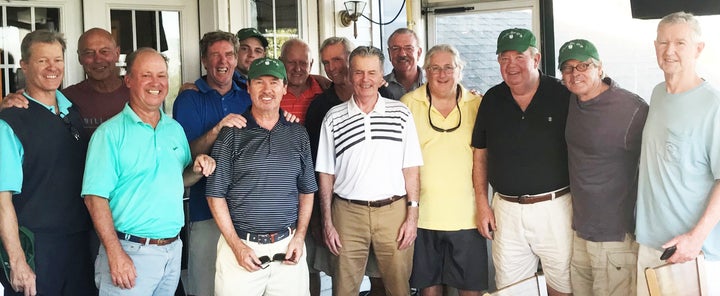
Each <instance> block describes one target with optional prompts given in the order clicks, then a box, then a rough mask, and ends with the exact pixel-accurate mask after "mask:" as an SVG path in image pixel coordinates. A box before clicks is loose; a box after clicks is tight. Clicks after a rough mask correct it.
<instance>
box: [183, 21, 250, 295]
mask: <svg viewBox="0 0 720 296" xmlns="http://www.w3.org/2000/svg"><path fill="white" fill-rule="evenodd" d="M237 49H238V41H237V38H236V37H235V35H233V34H231V33H227V32H222V31H215V32H209V33H206V34H205V35H203V38H202V39H201V40H200V58H201V61H202V64H203V67H204V68H205V70H206V72H207V76H204V77H200V78H198V79H197V80H195V85H196V86H197V88H198V90H197V91H194V90H185V91H183V92H181V93H180V95H178V97H177V99H176V100H175V104H174V106H173V118H174V119H175V120H177V121H178V122H179V123H180V125H182V127H183V129H184V130H185V136H186V137H187V140H188V142H190V152H191V153H192V155H197V154H201V153H202V154H208V153H210V149H211V148H212V144H213V143H214V142H215V139H216V138H217V135H218V134H219V133H220V130H221V129H222V128H223V127H225V126H227V127H238V128H242V127H244V126H245V125H246V120H245V118H243V117H242V116H241V115H240V114H242V113H244V112H245V110H247V109H248V107H249V106H250V104H251V102H250V96H249V95H248V93H247V91H245V90H242V89H241V88H240V87H239V86H238V85H237V84H235V82H233V80H232V77H233V72H234V69H235V67H236V66H237ZM205 181H206V179H205V178H203V179H201V180H200V181H199V182H197V183H196V184H195V185H193V186H192V188H190V204H189V212H190V226H189V229H190V235H189V243H188V244H189V247H188V250H189V254H188V283H187V290H188V293H189V294H190V295H214V288H213V286H214V283H215V264H214V262H215V258H216V251H217V250H216V249H217V241H218V238H219V237H220V230H218V228H217V225H216V224H215V220H213V217H212V213H210V208H209V207H208V203H207V200H206V199H205Z"/></svg>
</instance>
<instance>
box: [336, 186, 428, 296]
mask: <svg viewBox="0 0 720 296" xmlns="http://www.w3.org/2000/svg"><path fill="white" fill-rule="evenodd" d="M406 213H407V207H406V205H405V200H404V199H402V200H398V201H396V202H394V203H392V204H390V205H387V206H384V207H379V208H373V207H368V206H362V205H357V204H353V203H350V202H348V201H344V200H340V199H337V198H336V199H335V200H334V201H333V204H332V218H333V223H334V224H335V229H336V230H337V232H338V234H339V235H340V242H341V243H342V248H341V249H340V256H338V258H337V265H336V266H335V268H336V269H335V275H334V276H333V295H340V296H346V295H357V294H358V293H359V289H360V283H361V281H362V278H363V274H364V271H365V266H366V265H367V261H368V252H369V250H370V244H372V246H373V249H374V252H375V255H376V257H377V261H378V262H377V263H378V267H379V269H380V274H381V276H382V279H383V281H384V282H385V290H386V291H387V295H391V296H400V295H402V296H406V295H408V294H409V293H410V284H409V280H410V273H411V272H412V256H413V250H414V248H413V245H410V247H409V248H407V249H405V250H402V251H401V250H398V242H397V236H398V231H399V229H400V226H401V225H402V223H403V222H404V221H405V215H406Z"/></svg>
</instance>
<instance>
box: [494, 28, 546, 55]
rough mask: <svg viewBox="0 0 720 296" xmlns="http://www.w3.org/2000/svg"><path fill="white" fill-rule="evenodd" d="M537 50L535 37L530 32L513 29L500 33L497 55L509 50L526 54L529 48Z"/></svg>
mask: <svg viewBox="0 0 720 296" xmlns="http://www.w3.org/2000/svg"><path fill="white" fill-rule="evenodd" d="M531 46H532V47H536V48H537V41H536V40H535V35H533V33H532V32H531V31H530V30H528V29H522V28H512V29H507V30H505V31H502V32H500V36H498V40H497V51H496V52H495V53H496V54H501V53H503V52H505V51H508V50H514V51H518V52H525V51H526V50H527V49H528V48H529V47H531Z"/></svg>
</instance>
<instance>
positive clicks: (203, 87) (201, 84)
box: [195, 72, 241, 95]
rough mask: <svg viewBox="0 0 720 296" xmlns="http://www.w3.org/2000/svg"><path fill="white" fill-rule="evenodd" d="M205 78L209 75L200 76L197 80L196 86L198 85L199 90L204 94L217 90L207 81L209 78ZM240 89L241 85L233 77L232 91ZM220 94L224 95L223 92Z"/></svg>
mask: <svg viewBox="0 0 720 296" xmlns="http://www.w3.org/2000/svg"><path fill="white" fill-rule="evenodd" d="M236 73H237V72H235V74H236ZM235 74H233V75H235ZM205 79H207V76H204V77H200V78H198V79H197V80H195V86H197V88H198V90H199V91H200V92H201V93H204V94H206V93H208V92H211V91H214V90H215V89H213V88H212V87H210V85H209V84H208V83H207V80H205ZM239 90H241V89H240V87H239V86H238V85H237V84H236V83H235V80H234V79H233V80H232V88H230V92H233V91H239ZM220 95H222V94H220Z"/></svg>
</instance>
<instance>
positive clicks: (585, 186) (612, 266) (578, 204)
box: [558, 39, 648, 296]
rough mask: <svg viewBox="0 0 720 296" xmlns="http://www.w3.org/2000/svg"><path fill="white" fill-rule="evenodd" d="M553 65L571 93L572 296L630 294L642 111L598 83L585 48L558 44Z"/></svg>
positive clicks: (635, 99) (590, 50)
mask: <svg viewBox="0 0 720 296" xmlns="http://www.w3.org/2000/svg"><path fill="white" fill-rule="evenodd" d="M558 65H560V72H561V73H562V80H563V83H564V84H565V85H566V86H567V88H568V89H569V90H570V92H571V93H572V95H571V97H570V105H569V110H568V118H567V126H566V128H565V138H566V140H567V146H568V165H569V173H570V189H571V190H572V193H573V198H572V208H573V219H572V222H573V223H572V225H573V229H574V230H575V236H574V238H573V252H572V264H571V265H570V277H571V278H572V290H573V293H575V294H576V295H617V296H625V295H635V285H636V281H635V280H636V278H635V262H636V261H637V243H635V239H634V232H635V217H634V212H635V201H636V199H637V170H638V162H639V160H640V139H641V137H642V129H643V125H644V124H645V118H646V117H647V112H648V105H647V103H645V101H643V99H641V98H640V97H639V96H638V95H636V94H634V93H631V92H629V91H627V90H625V89H622V88H620V87H619V86H618V85H617V83H615V81H614V80H612V79H610V77H606V76H605V71H604V69H603V65H602V62H601V61H600V55H599V54H598V51H597V49H596V48H595V45H593V44H592V43H591V42H590V41H587V40H584V39H576V40H571V41H568V42H566V43H565V44H563V46H562V47H560V54H559V56H558Z"/></svg>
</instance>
